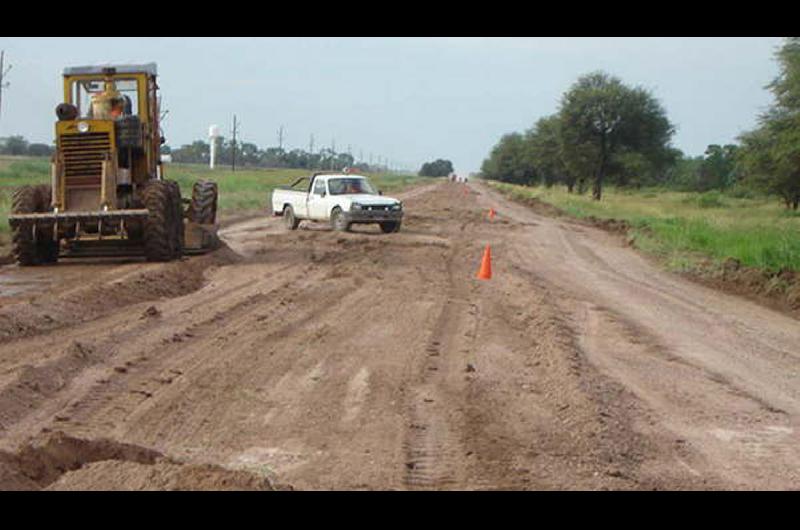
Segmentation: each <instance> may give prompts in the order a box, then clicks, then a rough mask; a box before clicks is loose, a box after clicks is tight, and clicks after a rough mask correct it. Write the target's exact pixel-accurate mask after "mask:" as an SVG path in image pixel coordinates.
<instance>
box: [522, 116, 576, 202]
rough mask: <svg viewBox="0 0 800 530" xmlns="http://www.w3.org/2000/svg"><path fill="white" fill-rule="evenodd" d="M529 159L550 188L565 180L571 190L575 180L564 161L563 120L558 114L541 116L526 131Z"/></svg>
mask: <svg viewBox="0 0 800 530" xmlns="http://www.w3.org/2000/svg"><path fill="white" fill-rule="evenodd" d="M525 143H526V144H527V147H526V149H527V151H528V159H527V160H528V161H529V162H530V163H531V165H532V166H533V168H534V170H535V173H538V176H539V178H541V179H542V181H543V183H544V185H545V186H547V187H548V188H549V187H550V186H552V185H553V184H555V183H556V182H564V183H565V184H566V185H567V189H568V190H569V191H570V192H571V191H572V186H573V185H574V184H575V180H574V179H572V178H570V174H569V172H568V170H567V166H566V164H565V163H564V146H563V143H562V141H561V120H560V119H559V117H558V115H552V116H548V117H545V118H540V119H539V121H537V122H536V124H535V125H534V126H533V128H531V129H529V130H528V131H527V132H526V133H525Z"/></svg>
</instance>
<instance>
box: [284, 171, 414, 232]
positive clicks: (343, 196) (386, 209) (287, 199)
mask: <svg viewBox="0 0 800 530" xmlns="http://www.w3.org/2000/svg"><path fill="white" fill-rule="evenodd" d="M305 181H308V185H307V186H306V185H305V184H304V183H305ZM301 183H302V184H301ZM272 213H273V215H276V216H283V219H284V222H285V223H286V228H288V229H289V230H295V229H296V228H297V227H298V226H299V225H300V221H303V220H310V221H323V222H329V223H330V224H331V227H332V228H333V229H334V230H341V231H347V230H349V229H350V226H351V225H353V224H356V223H377V224H378V225H380V227H381V231H382V232H384V233H387V234H388V233H390V232H398V231H399V230H400V224H401V222H402V220H403V203H402V202H400V201H399V200H397V199H393V198H391V197H385V196H383V194H382V192H380V191H376V190H375V188H374V187H373V186H372V184H371V183H370V181H369V179H367V177H364V176H361V175H352V174H343V173H315V174H313V175H312V176H311V177H302V178H299V179H297V180H296V181H294V182H293V183H292V184H291V186H287V187H279V188H276V189H275V190H274V191H273V192H272Z"/></svg>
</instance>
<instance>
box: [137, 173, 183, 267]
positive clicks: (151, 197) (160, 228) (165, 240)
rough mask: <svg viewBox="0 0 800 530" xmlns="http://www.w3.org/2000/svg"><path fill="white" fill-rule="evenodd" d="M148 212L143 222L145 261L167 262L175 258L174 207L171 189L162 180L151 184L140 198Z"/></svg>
mask: <svg viewBox="0 0 800 530" xmlns="http://www.w3.org/2000/svg"><path fill="white" fill-rule="evenodd" d="M142 200H143V202H144V205H145V207H146V208H147V210H148V216H147V219H146V220H145V222H144V253H145V256H146V257H147V261H169V260H171V259H172V258H173V257H174V256H175V224H176V219H175V206H174V200H173V189H172V187H171V186H170V185H169V184H168V183H166V182H164V181H163V180H157V181H154V182H151V183H150V184H149V185H148V186H147V187H146V188H145V189H144V193H143V196H142Z"/></svg>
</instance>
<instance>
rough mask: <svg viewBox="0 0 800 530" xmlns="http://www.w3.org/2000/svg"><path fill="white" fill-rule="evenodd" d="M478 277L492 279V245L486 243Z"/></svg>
mask: <svg viewBox="0 0 800 530" xmlns="http://www.w3.org/2000/svg"><path fill="white" fill-rule="evenodd" d="M478 279H479V280H491V279H492V247H490V246H489V245H486V250H484V251H483V259H482V260H481V269H480V270H479V271H478Z"/></svg>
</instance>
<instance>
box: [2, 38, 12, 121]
mask: <svg viewBox="0 0 800 530" xmlns="http://www.w3.org/2000/svg"><path fill="white" fill-rule="evenodd" d="M5 55H6V52H5V50H3V51H0V113H2V112H3V89H4V88H7V87H8V82H7V81H6V80H5V79H6V75H7V74H8V72H9V70H11V65H10V64H9V65H8V68H6V67H5V62H4V61H5Z"/></svg>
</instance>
